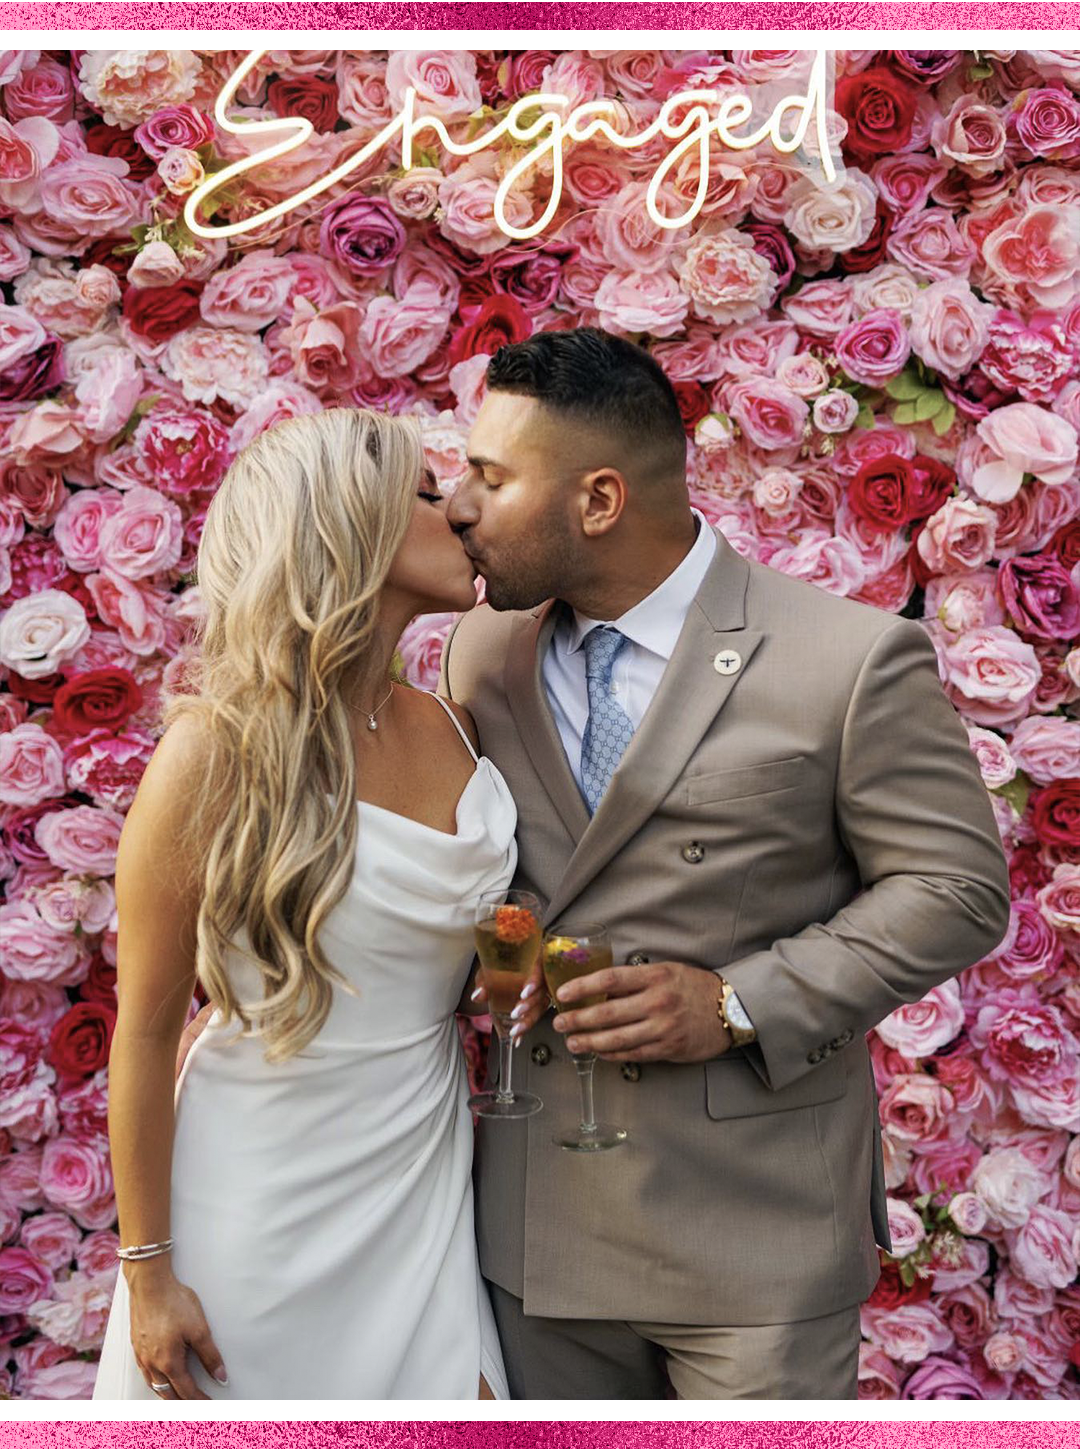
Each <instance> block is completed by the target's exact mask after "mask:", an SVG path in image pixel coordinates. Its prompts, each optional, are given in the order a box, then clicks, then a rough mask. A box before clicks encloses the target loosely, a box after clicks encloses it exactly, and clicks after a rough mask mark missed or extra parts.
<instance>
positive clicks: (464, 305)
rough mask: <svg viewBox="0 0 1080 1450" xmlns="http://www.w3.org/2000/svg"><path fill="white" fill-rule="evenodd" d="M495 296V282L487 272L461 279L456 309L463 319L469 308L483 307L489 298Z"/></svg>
mask: <svg viewBox="0 0 1080 1450" xmlns="http://www.w3.org/2000/svg"><path fill="white" fill-rule="evenodd" d="M494 295H495V282H494V280H493V279H492V277H491V274H490V273H489V272H484V273H483V274H482V275H480V276H476V277H462V279H461V289H460V292H459V294H458V308H459V309H460V311H461V315H462V316H463V317H464V316H466V315H467V312H468V310H469V309H471V308H478V307H483V305H484V303H485V302H486V301H487V300H488V298H489V297H494Z"/></svg>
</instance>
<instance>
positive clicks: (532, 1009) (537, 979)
mask: <svg viewBox="0 0 1080 1450" xmlns="http://www.w3.org/2000/svg"><path fill="white" fill-rule="evenodd" d="M470 1000H471V1001H473V1002H475V1003H476V1004H477V1005H478V1006H482V1005H483V1004H484V1003H485V1002H486V1001H487V989H486V988H485V986H484V971H483V968H482V967H478V968H477V971H476V986H475V988H474V989H473V992H472V996H471V998H470ZM550 1005H551V999H550V998H549V996H548V994H547V987H546V986H545V985H544V970H543V966H542V964H541V963H540V962H539V961H537V963H536V966H535V967H534V968H533V970H532V972H531V973H530V974H529V980H528V981H527V982H526V983H525V985H524V987H522V989H521V996H520V997H519V998H518V1002H517V1006H516V1007H515V1008H514V1010H513V1012H512V1013H511V1014H510V1015H511V1016H512V1017H513V1019H514V1025H513V1027H511V1029H510V1036H511V1037H512V1038H513V1040H514V1046H515V1047H516V1046H517V1045H518V1043H519V1042H520V1041H521V1039H522V1038H523V1037H524V1036H525V1034H526V1033H527V1032H530V1031H531V1030H532V1029H533V1028H534V1027H535V1026H536V1024H537V1023H538V1022H539V1021H540V1018H541V1017H543V1015H544V1013H545V1012H546V1011H547V1009H548V1007H549V1006H550Z"/></svg>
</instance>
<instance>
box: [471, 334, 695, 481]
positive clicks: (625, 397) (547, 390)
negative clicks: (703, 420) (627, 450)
mask: <svg viewBox="0 0 1080 1450" xmlns="http://www.w3.org/2000/svg"><path fill="white" fill-rule="evenodd" d="M487 385H488V388H489V389H494V390H497V391H501V392H506V393H521V394H524V395H525V396H526V397H530V398H536V399H538V400H539V401H540V402H541V403H544V404H546V405H547V406H548V407H549V408H554V409H556V410H558V411H563V412H566V413H570V414H573V415H574V416H575V417H577V418H580V419H581V420H582V421H584V422H589V423H595V424H596V425H597V426H599V427H601V428H603V429H605V431H608V432H610V433H612V434H614V435H615V436H616V437H620V438H626V439H629V440H634V441H636V440H638V439H640V440H641V443H642V445H643V446H644V447H646V448H648V450H649V451H650V452H652V451H653V450H658V451H661V452H664V453H666V451H667V449H668V448H670V450H671V454H672V460H673V462H675V461H676V460H683V461H685V458H686V431H685V429H684V427H683V420H682V414H681V413H680V412H679V404H678V400H677V399H676V397H675V389H674V388H673V387H672V386H671V382H670V379H669V378H668V377H667V374H666V373H665V372H664V370H663V368H662V367H661V366H660V364H659V363H658V362H657V361H656V359H655V358H654V357H652V356H651V355H650V354H649V353H648V352H646V351H645V349H644V348H643V347H638V345H637V344H636V343H633V342H628V341H627V340H626V338H623V337H617V336H616V335H615V334H614V333H611V332H605V331H604V330H603V329H602V328H599V327H575V328H572V329H569V330H567V331H564V332H536V333H533V335H532V337H528V338H526V339H525V341H524V342H511V343H507V344H506V346H505V347H501V348H500V349H499V351H498V352H497V353H496V354H495V356H494V357H493V358H492V359H491V362H490V363H488V369H487Z"/></svg>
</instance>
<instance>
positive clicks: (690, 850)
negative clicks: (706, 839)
mask: <svg viewBox="0 0 1080 1450" xmlns="http://www.w3.org/2000/svg"><path fill="white" fill-rule="evenodd" d="M682 858H683V860H684V861H689V863H690V865H691V866H698V865H700V863H701V862H702V861H704V859H705V847H704V846H703V845H702V844H701V842H700V841H688V842H687V844H686V845H685V846H684V847H683V848H682Z"/></svg>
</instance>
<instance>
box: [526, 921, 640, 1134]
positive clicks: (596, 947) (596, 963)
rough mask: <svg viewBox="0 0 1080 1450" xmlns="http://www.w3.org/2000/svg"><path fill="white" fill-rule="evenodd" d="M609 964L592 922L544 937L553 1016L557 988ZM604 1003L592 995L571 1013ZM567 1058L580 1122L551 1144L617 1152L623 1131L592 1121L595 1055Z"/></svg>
mask: <svg viewBox="0 0 1080 1450" xmlns="http://www.w3.org/2000/svg"><path fill="white" fill-rule="evenodd" d="M611 964H612V954H611V937H610V936H609V934H608V929H607V927H606V926H600V925H599V924H598V923H596V922H574V923H569V924H567V923H560V924H559V925H557V926H553V927H552V928H551V930H550V931H548V932H546V933H545V935H544V980H545V982H546V983H547V989H548V996H549V997H550V998H551V1000H552V1002H553V1003H554V1004H555V1010H556V1012H558V1011H559V1005H558V998H557V996H556V993H557V992H558V990H559V988H560V987H562V986H564V985H565V984H566V983H567V982H569V981H571V980H572V979H573V978H574V977H587V976H590V975H591V974H592V973H593V972H600V971H603V969H604V968H605V967H610V966H611ZM606 1000H607V993H606V992H597V993H593V994H592V995H591V996H589V997H582V998H581V999H580V1001H577V1002H575V1003H574V1009H575V1010H576V1009H577V1008H579V1007H595V1006H597V1005H598V1004H599V1003H600V1002H604V1001H606ZM567 1010H569V1008H568V1009H567ZM570 1055H571V1057H572V1058H573V1059H574V1064H575V1066H576V1067H577V1070H578V1083H579V1085H580V1087H581V1122H580V1123H579V1124H578V1127H577V1130H576V1131H572V1132H567V1133H557V1134H556V1135H555V1142H556V1143H558V1145H559V1146H560V1148H566V1149H568V1150H569V1151H570V1152H572V1153H596V1152H599V1151H600V1150H601V1149H603V1148H617V1147H618V1146H619V1144H620V1143H622V1142H623V1141H624V1140H625V1138H626V1129H625V1128H617V1127H616V1126H615V1125H614V1124H613V1123H598V1122H597V1121H596V1110H595V1108H594V1107H593V1068H594V1067H595V1066H596V1053H595V1052H573V1053H571V1054H570Z"/></svg>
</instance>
